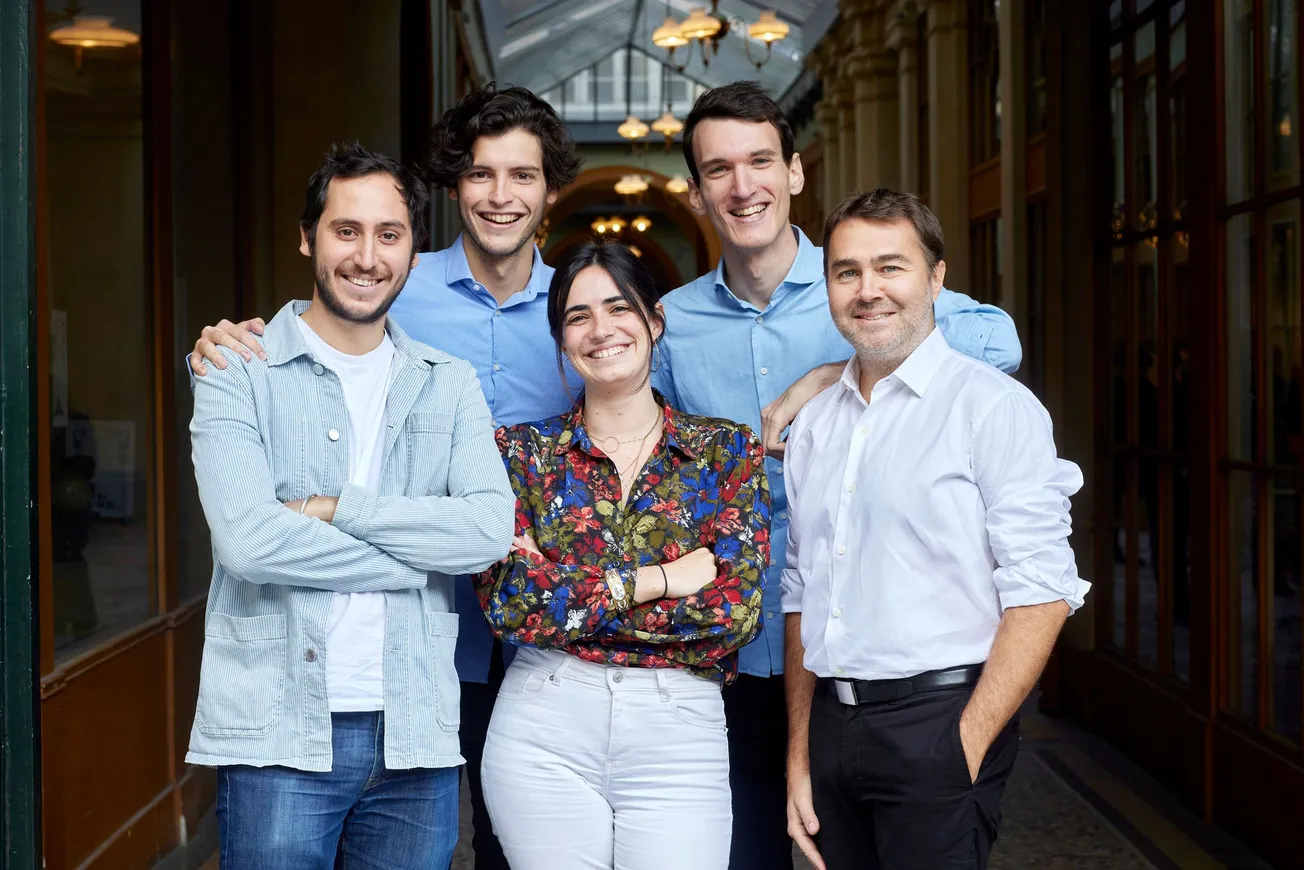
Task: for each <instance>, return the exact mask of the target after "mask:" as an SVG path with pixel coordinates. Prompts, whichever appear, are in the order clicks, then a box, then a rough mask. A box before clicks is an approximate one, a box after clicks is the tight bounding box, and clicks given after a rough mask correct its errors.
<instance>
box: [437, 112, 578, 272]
mask: <svg viewBox="0 0 1304 870" xmlns="http://www.w3.org/2000/svg"><path fill="white" fill-rule="evenodd" d="M471 155H472V156H471V168H470V169H468V170H467V171H466V173H465V174H464V175H463V176H462V177H461V178H460V179H459V180H458V182H457V190H456V191H449V197H450V198H452V199H454V200H456V201H457V209H458V212H459V213H460V214H461V216H462V228H463V229H464V230H465V231H466V234H467V236H468V237H469V238H470V239H471V242H472V244H474V245H475V246H476V247H477V248H479V249H480V250H481V251H482V252H484V253H485V254H486V255H487V256H488V257H490V258H493V259H499V258H504V257H511V256H513V255H514V254H516V253H517V252H519V251H520V250H521V249H522V248H524V247H525V246H526V245H527V244H530V243H531V242H533V241H534V234H535V231H537V230H538V229H539V224H541V223H543V214H544V209H546V208H547V207H548V206H549V205H551V204H552V203H553V201H554V200H556V199H557V193H556V191H550V190H548V185H547V182H546V181H545V180H544V176H543V146H542V145H541V144H540V143H539V138H538V137H537V136H535V135H534V134H532V133H529V132H527V131H525V130H522V129H519V128H518V129H515V130H509V131H507V132H506V133H503V134H502V135H499V136H481V137H480V138H479V139H477V140H475V145H474V146H472V148H471Z"/></svg>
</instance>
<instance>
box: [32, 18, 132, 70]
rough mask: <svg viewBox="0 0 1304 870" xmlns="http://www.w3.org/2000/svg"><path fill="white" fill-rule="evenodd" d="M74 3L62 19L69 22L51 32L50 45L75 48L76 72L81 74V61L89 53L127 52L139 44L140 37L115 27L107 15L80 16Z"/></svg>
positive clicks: (74, 65)
mask: <svg viewBox="0 0 1304 870" xmlns="http://www.w3.org/2000/svg"><path fill="white" fill-rule="evenodd" d="M80 11H81V7H80V6H79V5H77V4H75V3H71V4H69V6H68V10H67V11H66V12H65V13H64V14H63V15H62V16H58V15H57V14H56V17H62V18H63V20H64V21H65V22H66V23H64V24H61V25H59V26H58V27H55V28H54V29H53V30H51V31H50V41H51V42H54V43H56V44H57V45H68V46H72V48H73V51H74V55H73V68H74V69H76V70H77V71H78V72H80V71H81V67H82V57H83V54H84V53H85V52H86V51H87V50H88V49H92V50H93V49H97V48H126V47H127V46H129V45H136V44H137V43H139V42H140V35H139V34H137V33H133V32H132V31H130V30H124V29H123V28H121V27H114V26H113V19H112V18H109V17H108V16H105V15H81V14H79V13H80Z"/></svg>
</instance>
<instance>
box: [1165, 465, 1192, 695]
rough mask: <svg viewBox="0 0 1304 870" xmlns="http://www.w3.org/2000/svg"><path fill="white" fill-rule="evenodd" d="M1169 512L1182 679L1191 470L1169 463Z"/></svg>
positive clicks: (1187, 640) (1187, 637) (1187, 660)
mask: <svg viewBox="0 0 1304 870" xmlns="http://www.w3.org/2000/svg"><path fill="white" fill-rule="evenodd" d="M1171 484H1172V505H1173V506H1172V511H1173V514H1172V516H1173V522H1172V527H1171V530H1170V533H1169V544H1170V547H1171V549H1170V551H1169V562H1168V564H1169V566H1170V567H1169V571H1170V576H1171V577H1172V582H1171V585H1170V589H1171V591H1170V593H1169V599H1170V601H1171V602H1172V626H1173V630H1172V632H1173V633H1172V638H1173V673H1174V674H1175V675H1176V676H1177V678H1178V679H1179V680H1181V681H1183V682H1188V681H1190V679H1191V575H1190V566H1191V558H1190V556H1191V553H1190V546H1191V470H1190V468H1189V467H1188V466H1187V465H1185V464H1181V463H1179V464H1176V465H1174V466H1173V473H1172V478H1171Z"/></svg>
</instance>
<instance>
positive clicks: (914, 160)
mask: <svg viewBox="0 0 1304 870" xmlns="http://www.w3.org/2000/svg"><path fill="white" fill-rule="evenodd" d="M918 16H919V10H918V9H917V8H916V7H915V4H914V3H913V2H912V0H904V2H902V3H899V4H898V5H897V6H896V7H895V8H894V9H893V10H892V12H890V13H889V14H888V21H887V45H888V48H890V49H892V50H893V51H895V52H896V62H897V67H896V80H897V119H898V120H897V133H898V136H897V141H898V143H899V146H898V147H899V148H900V149H901V154H900V167H901V168H900V174H899V176H898V180H897V183H898V184H899V185H900V186H901V189H902V190H908V191H910V192H911V193H918V192H919V161H920V160H927V159H928V155H927V154H920V153H919V125H918V120H919V119H918V118H917V117H916V111H917V109H918V106H919V52H918V51H916V50H915V20H916V19H917V18H918Z"/></svg>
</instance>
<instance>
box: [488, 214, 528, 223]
mask: <svg viewBox="0 0 1304 870" xmlns="http://www.w3.org/2000/svg"><path fill="white" fill-rule="evenodd" d="M481 217H483V218H484V219H485V220H487V221H489V223H491V224H514V223H516V222H517V221H518V220H520V219H521V216H520V215H517V214H486V215H481Z"/></svg>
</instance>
